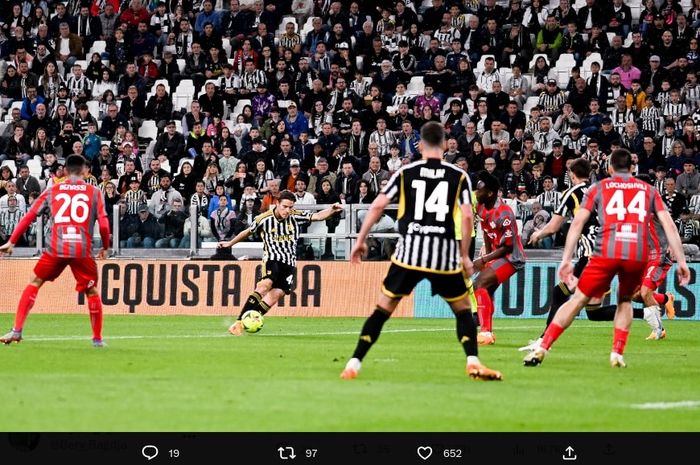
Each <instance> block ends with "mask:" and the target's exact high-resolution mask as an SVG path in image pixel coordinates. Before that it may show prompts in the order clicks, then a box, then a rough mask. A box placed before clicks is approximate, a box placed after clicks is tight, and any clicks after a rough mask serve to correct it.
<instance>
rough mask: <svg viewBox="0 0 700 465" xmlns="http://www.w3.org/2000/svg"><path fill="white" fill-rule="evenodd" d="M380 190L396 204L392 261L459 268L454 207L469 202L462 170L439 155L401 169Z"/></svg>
mask: <svg viewBox="0 0 700 465" xmlns="http://www.w3.org/2000/svg"><path fill="white" fill-rule="evenodd" d="M382 193H383V194H386V196H387V197H388V198H389V200H390V201H391V202H398V204H399V234H401V237H400V238H399V242H398V244H397V245H396V250H395V251H394V254H393V255H392V257H391V261H392V262H394V263H395V264H397V265H399V266H402V267H404V268H409V269H413V270H419V271H426V272H432V273H450V274H452V273H460V272H461V270H462V257H461V255H460V249H459V244H458V242H457V240H456V238H455V218H460V215H458V214H457V212H456V210H457V209H460V208H461V206H462V205H471V183H470V181H469V178H468V177H467V175H466V173H465V172H464V171H462V170H461V169H459V168H457V167H456V166H454V165H452V164H449V163H446V162H444V161H442V160H435V159H429V160H420V161H417V162H414V163H411V164H409V165H405V166H404V167H403V168H401V169H399V170H398V171H397V172H396V173H394V175H393V176H392V177H391V179H389V183H388V184H387V185H386V187H385V188H384V190H383V191H382Z"/></svg>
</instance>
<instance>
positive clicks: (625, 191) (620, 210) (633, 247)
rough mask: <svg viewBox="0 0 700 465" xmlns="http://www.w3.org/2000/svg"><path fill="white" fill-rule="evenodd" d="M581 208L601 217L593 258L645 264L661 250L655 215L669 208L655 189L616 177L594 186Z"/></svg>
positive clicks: (631, 179) (623, 175)
mask: <svg viewBox="0 0 700 465" xmlns="http://www.w3.org/2000/svg"><path fill="white" fill-rule="evenodd" d="M582 208H585V209H586V210H588V211H590V212H592V213H594V214H597V215H598V223H599V224H600V232H599V233H598V236H597V238H596V245H595V250H594V251H593V256H597V257H603V258H610V259H617V260H632V261H636V262H642V263H646V262H647V260H649V257H650V255H652V254H653V252H655V251H656V250H658V247H659V238H658V237H657V235H656V230H655V228H654V227H653V220H654V216H653V215H655V214H656V213H657V212H660V211H663V210H666V206H665V205H664V202H663V200H662V199H661V196H660V195H659V192H658V191H657V190H656V189H654V187H653V186H652V185H650V184H647V183H646V182H644V181H640V180H638V179H635V178H634V177H632V176H631V175H629V174H616V175H615V176H613V177H611V178H606V179H603V180H602V181H600V182H598V183H596V184H594V185H593V186H591V187H590V188H589V189H588V192H587V193H586V196H585V197H584V199H583V206H582Z"/></svg>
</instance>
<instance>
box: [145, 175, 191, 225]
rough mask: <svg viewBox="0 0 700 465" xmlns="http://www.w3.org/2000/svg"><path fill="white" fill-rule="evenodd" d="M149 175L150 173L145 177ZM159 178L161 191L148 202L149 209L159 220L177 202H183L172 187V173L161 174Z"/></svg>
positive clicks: (155, 193) (156, 192) (154, 194)
mask: <svg viewBox="0 0 700 465" xmlns="http://www.w3.org/2000/svg"><path fill="white" fill-rule="evenodd" d="M147 175H148V173H146V175H144V176H147ZM159 178H160V189H158V190H157V191H155V192H154V193H153V194H152V196H151V198H150V200H149V202H148V208H149V210H150V212H151V213H152V214H153V216H155V218H156V219H157V220H159V219H160V218H161V217H162V216H163V215H165V214H167V213H168V212H169V211H170V210H171V209H172V208H173V204H174V203H175V201H179V202H181V203H182V202H183V199H182V195H180V193H179V192H178V191H177V190H175V189H174V188H173V187H172V185H171V184H172V179H171V176H170V173H167V172H163V173H162V174H160V176H159Z"/></svg>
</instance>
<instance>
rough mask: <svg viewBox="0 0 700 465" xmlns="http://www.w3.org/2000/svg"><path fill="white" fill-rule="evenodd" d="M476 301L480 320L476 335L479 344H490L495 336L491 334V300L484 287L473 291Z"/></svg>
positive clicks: (494, 341) (494, 340)
mask: <svg viewBox="0 0 700 465" xmlns="http://www.w3.org/2000/svg"><path fill="white" fill-rule="evenodd" d="M474 294H476V301H477V313H478V314H479V321H480V322H481V331H480V332H479V334H478V335H477V341H478V343H479V345H491V344H495V343H496V337H495V336H494V335H493V332H492V327H493V312H494V307H493V300H492V299H491V296H490V295H489V291H488V290H487V289H486V288H483V287H482V288H479V289H477V290H476V291H474Z"/></svg>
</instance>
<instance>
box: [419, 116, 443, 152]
mask: <svg viewBox="0 0 700 465" xmlns="http://www.w3.org/2000/svg"><path fill="white" fill-rule="evenodd" d="M420 138H421V139H422V140H423V142H424V143H425V144H426V145H427V146H428V147H433V148H439V149H442V144H443V143H444V142H445V129H444V128H443V127H442V124H440V123H438V122H436V121H429V122H427V123H425V124H424V125H423V127H422V128H421V130H420Z"/></svg>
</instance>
